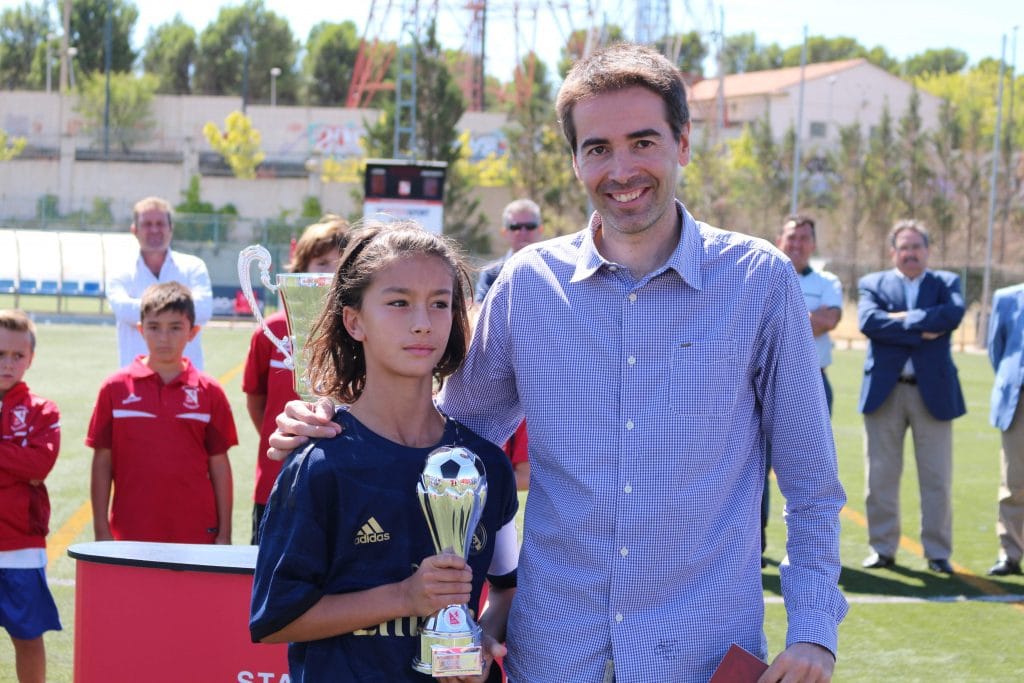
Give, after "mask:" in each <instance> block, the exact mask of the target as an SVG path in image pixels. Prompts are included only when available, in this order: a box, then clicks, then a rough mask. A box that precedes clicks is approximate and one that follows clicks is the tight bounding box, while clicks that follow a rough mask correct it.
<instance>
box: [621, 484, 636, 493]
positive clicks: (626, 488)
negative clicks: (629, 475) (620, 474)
mask: <svg viewBox="0 0 1024 683" xmlns="http://www.w3.org/2000/svg"><path fill="white" fill-rule="evenodd" d="M622 490H623V491H625V492H626V493H633V487H632V486H630V485H629V484H626V485H625V486H623V487H622Z"/></svg>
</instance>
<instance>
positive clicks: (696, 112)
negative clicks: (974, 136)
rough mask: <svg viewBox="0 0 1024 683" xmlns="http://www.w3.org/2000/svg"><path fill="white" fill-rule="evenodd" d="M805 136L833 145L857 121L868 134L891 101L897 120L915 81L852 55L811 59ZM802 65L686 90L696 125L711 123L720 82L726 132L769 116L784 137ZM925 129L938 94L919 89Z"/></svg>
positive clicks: (794, 114)
mask: <svg viewBox="0 0 1024 683" xmlns="http://www.w3.org/2000/svg"><path fill="white" fill-rule="evenodd" d="M803 71H804V75H803V78H804V97H803V100H804V103H803V126H802V131H801V140H803V141H805V142H812V143H813V142H821V143H827V144H829V145H832V144H835V143H837V142H838V139H839V128H841V127H845V126H848V125H850V124H852V123H859V124H860V125H861V126H862V132H863V133H864V134H865V135H867V134H868V133H869V132H870V130H871V128H872V127H873V126H875V125H877V124H878V122H879V121H880V120H881V117H882V111H883V109H884V108H885V107H886V106H888V108H889V114H890V115H891V116H892V118H893V124H894V125H896V121H898V120H899V118H900V116H902V115H903V113H904V112H905V111H906V109H907V106H908V104H909V102H910V97H911V93H912V92H913V86H912V85H911V84H910V83H908V82H907V81H905V80H903V79H902V78H899V77H898V76H894V75H892V74H891V73H889V72H888V71H886V70H885V69H882V68H880V67H878V66H875V65H874V64H872V63H870V62H868V61H867V60H866V59H848V60H843V61H839V62H822V63H819V64H808V65H807V66H806V67H805V68H804V69H803ZM800 72H801V69H800V67H798V66H796V67H789V68H786V69H771V70H768V71H752V72H749V73H743V74H733V75H731V76H726V77H725V78H724V79H722V80H721V81H719V79H716V78H708V79H705V80H702V81H699V82H697V83H695V84H694V85H693V86H691V87H690V88H689V90H688V97H689V103H690V116H691V118H692V119H693V122H694V126H695V128H697V129H700V128H702V127H706V126H709V125H712V124H713V123H714V121H715V120H716V118H717V116H718V112H719V106H720V105H719V87H720V84H724V87H723V88H722V92H723V94H724V98H723V99H724V103H725V116H724V120H725V128H724V136H725V137H734V136H736V135H739V133H740V132H741V131H742V129H743V126H744V125H746V124H750V123H753V122H754V121H757V120H759V119H763V118H765V117H766V116H767V117H768V120H769V122H770V123H771V127H772V134H773V137H775V138H776V139H781V138H782V137H783V136H784V135H785V134H786V131H787V130H789V128H790V127H791V126H793V127H795V126H796V123H797V119H798V114H799V106H800ZM918 94H919V96H920V98H921V100H920V107H919V112H920V115H921V119H922V121H923V126H924V128H925V129H933V128H935V127H936V125H937V122H938V112H939V105H940V103H941V100H940V98H938V97H935V96H934V95H931V94H929V93H926V92H924V91H920V90H919V91H918Z"/></svg>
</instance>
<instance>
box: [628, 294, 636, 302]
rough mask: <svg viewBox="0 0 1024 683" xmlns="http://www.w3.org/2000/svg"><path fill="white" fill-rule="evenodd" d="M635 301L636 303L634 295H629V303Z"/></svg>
mask: <svg viewBox="0 0 1024 683" xmlns="http://www.w3.org/2000/svg"><path fill="white" fill-rule="evenodd" d="M635 301H636V293H633V294H630V295H629V303H633V302H635Z"/></svg>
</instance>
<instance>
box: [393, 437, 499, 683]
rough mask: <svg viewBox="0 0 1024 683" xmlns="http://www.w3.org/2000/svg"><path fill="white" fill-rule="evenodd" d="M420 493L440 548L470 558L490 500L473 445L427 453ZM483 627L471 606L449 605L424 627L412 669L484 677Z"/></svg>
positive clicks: (432, 536)
mask: <svg viewBox="0 0 1024 683" xmlns="http://www.w3.org/2000/svg"><path fill="white" fill-rule="evenodd" d="M416 494H417V496H418V497H419V500H420V507H422V508H423V514H424V516H425V517H426V518H427V526H428V527H429V528H430V536H431V538H432V539H433V541H434V548H435V549H436V550H437V552H438V553H439V554H440V553H446V552H447V553H452V554H454V555H459V556H461V557H463V558H468V556H469V549H470V544H471V543H472V541H473V533H474V532H475V531H476V526H477V524H478V523H479V522H480V516H481V514H482V513H483V509H484V501H485V500H486V498H487V474H486V473H485V472H484V465H483V462H482V461H481V460H480V458H478V457H477V455H476V454H475V453H474V452H473V451H471V450H469V449H468V448H462V447H450V446H441V447H440V448H437V449H435V450H434V451H433V452H431V453H430V455H428V456H427V462H426V464H425V465H424V467H423V474H421V475H420V480H419V483H418V484H416ZM480 636H481V630H480V626H479V625H478V624H477V623H476V622H475V621H474V620H473V617H472V616H471V614H470V611H469V607H468V606H466V605H448V606H447V607H445V608H443V609H441V610H440V611H438V612H437V613H436V614H432V615H430V616H429V617H428V618H427V620H426V621H425V622H424V623H423V626H422V627H421V628H420V652H419V655H417V656H416V658H415V659H413V662H412V668H414V669H415V670H416V671H419V672H420V673H425V674H429V675H431V676H479V675H480V674H481V673H482V672H483V650H482V648H481V646H480Z"/></svg>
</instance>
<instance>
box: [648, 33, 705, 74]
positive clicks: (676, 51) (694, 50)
mask: <svg viewBox="0 0 1024 683" xmlns="http://www.w3.org/2000/svg"><path fill="white" fill-rule="evenodd" d="M655 49H656V50H658V52H660V53H662V54H663V55H665V56H666V57H668V58H669V59H670V60H671V61H672V63H673V64H675V65H676V66H677V67H679V70H680V71H682V72H683V73H685V74H692V75H694V76H701V75H703V73H704V58H705V57H707V56H708V46H707V45H705V44H704V40H703V39H702V38H701V37H700V33H699V32H697V31H690V32H689V33H677V34H675V35H666V36H663V37H662V38H661V39H660V40H658V41H657V42H656V43H655Z"/></svg>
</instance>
